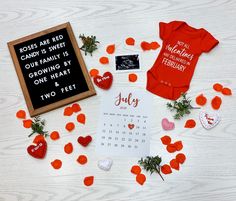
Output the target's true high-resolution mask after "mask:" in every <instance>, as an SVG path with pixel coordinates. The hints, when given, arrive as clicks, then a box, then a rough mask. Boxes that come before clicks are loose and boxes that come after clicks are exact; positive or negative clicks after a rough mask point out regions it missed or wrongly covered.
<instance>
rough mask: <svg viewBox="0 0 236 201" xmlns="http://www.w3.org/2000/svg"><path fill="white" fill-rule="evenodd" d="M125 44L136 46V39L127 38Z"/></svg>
mask: <svg viewBox="0 0 236 201" xmlns="http://www.w3.org/2000/svg"><path fill="white" fill-rule="evenodd" d="M125 43H126V44H127V45H132V46H133V45H134V44H135V40H134V38H132V37H129V38H126V40H125Z"/></svg>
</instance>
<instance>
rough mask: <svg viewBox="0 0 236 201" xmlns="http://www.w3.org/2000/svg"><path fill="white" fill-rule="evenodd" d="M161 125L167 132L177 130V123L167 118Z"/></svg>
mask: <svg viewBox="0 0 236 201" xmlns="http://www.w3.org/2000/svg"><path fill="white" fill-rule="evenodd" d="M161 125H162V128H163V129H164V130H166V131H168V130H173V129H174V128H175V123H174V122H170V121H169V120H168V119H167V118H164V119H162V121H161Z"/></svg>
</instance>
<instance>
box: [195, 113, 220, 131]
mask: <svg viewBox="0 0 236 201" xmlns="http://www.w3.org/2000/svg"><path fill="white" fill-rule="evenodd" d="M199 119H200V122H201V124H202V126H203V127H204V128H205V129H207V130H209V129H211V128H213V127H215V126H216V125H217V124H218V123H219V122H220V116H219V114H218V113H215V112H214V113H213V112H212V113H208V112H205V111H201V112H200V113H199Z"/></svg>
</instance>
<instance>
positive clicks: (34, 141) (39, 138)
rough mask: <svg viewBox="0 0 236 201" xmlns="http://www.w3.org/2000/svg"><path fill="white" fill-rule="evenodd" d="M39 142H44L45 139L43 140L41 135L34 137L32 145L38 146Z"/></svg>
mask: <svg viewBox="0 0 236 201" xmlns="http://www.w3.org/2000/svg"><path fill="white" fill-rule="evenodd" d="M40 141H45V138H44V136H43V135H40V134H38V135H36V137H35V138H34V140H33V143H34V144H38V143H39V142H40Z"/></svg>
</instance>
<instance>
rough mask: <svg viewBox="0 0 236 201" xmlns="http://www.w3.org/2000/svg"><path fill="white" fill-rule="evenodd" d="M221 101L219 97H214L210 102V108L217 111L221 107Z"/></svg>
mask: <svg viewBox="0 0 236 201" xmlns="http://www.w3.org/2000/svg"><path fill="white" fill-rule="evenodd" d="M221 103H222V100H221V97H219V96H215V97H214V98H213V99H212V100H211V106H212V108H213V109H215V110H218V109H219V108H220V106H221Z"/></svg>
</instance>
